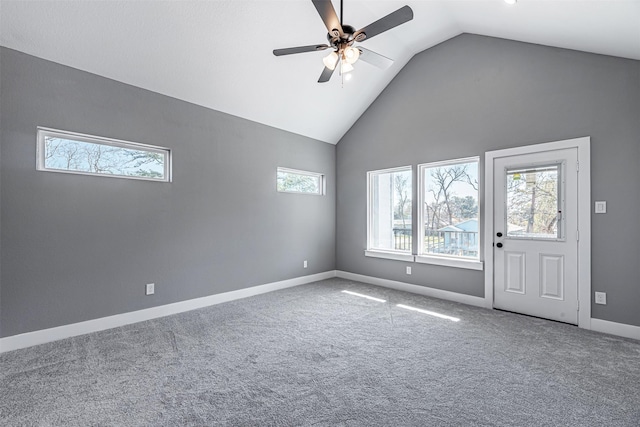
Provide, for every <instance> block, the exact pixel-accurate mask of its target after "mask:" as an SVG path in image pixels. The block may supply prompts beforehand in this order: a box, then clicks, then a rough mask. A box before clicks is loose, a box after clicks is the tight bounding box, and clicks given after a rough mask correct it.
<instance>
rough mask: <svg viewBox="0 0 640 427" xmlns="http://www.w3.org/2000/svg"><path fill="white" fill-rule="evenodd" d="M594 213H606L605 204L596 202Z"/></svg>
mask: <svg viewBox="0 0 640 427" xmlns="http://www.w3.org/2000/svg"><path fill="white" fill-rule="evenodd" d="M596 213H597V214H603V213H607V202H604V201H600V202H596Z"/></svg>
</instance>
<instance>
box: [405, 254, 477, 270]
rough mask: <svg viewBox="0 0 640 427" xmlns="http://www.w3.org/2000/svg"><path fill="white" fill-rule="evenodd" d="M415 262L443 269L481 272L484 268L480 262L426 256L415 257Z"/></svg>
mask: <svg viewBox="0 0 640 427" xmlns="http://www.w3.org/2000/svg"><path fill="white" fill-rule="evenodd" d="M416 262H418V263H420V264H434V265H442V266H445V267H455V268H466V269H469V270H483V268H484V263H483V262H482V261H476V260H468V259H456V258H446V257H437V256H426V255H418V256H416Z"/></svg>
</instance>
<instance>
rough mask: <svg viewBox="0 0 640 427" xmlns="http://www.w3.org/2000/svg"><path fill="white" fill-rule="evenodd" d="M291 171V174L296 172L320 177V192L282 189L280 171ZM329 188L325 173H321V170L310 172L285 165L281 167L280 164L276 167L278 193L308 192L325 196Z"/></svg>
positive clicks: (296, 173)
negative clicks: (279, 185)
mask: <svg viewBox="0 0 640 427" xmlns="http://www.w3.org/2000/svg"><path fill="white" fill-rule="evenodd" d="M280 172H282V173H289V174H295V175H302V176H310V177H313V178H317V179H318V192H317V193H311V192H308V191H291V190H280V189H279V188H278V173H280ZM326 190H327V184H326V178H325V175H324V174H323V173H319V172H309V171H303V170H300V169H291V168H285V167H280V166H278V168H277V169H276V191H277V192H278V193H289V194H308V195H310V196H324V195H325V193H326Z"/></svg>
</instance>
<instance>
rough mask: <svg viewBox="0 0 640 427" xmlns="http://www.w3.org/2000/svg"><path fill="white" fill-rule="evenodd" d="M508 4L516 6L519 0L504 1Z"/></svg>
mask: <svg viewBox="0 0 640 427" xmlns="http://www.w3.org/2000/svg"><path fill="white" fill-rule="evenodd" d="M504 2H505V3H506V4H516V3H517V2H518V0H504Z"/></svg>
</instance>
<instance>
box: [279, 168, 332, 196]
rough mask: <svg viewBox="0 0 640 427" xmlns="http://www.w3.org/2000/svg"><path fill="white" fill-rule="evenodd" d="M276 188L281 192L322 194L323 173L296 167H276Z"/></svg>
mask: <svg viewBox="0 0 640 427" xmlns="http://www.w3.org/2000/svg"><path fill="white" fill-rule="evenodd" d="M277 189H278V191H280V192H283V193H301V194H316V195H322V194H324V175H323V174H321V173H316V172H307V171H301V170H296V169H287V168H278V171H277Z"/></svg>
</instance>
